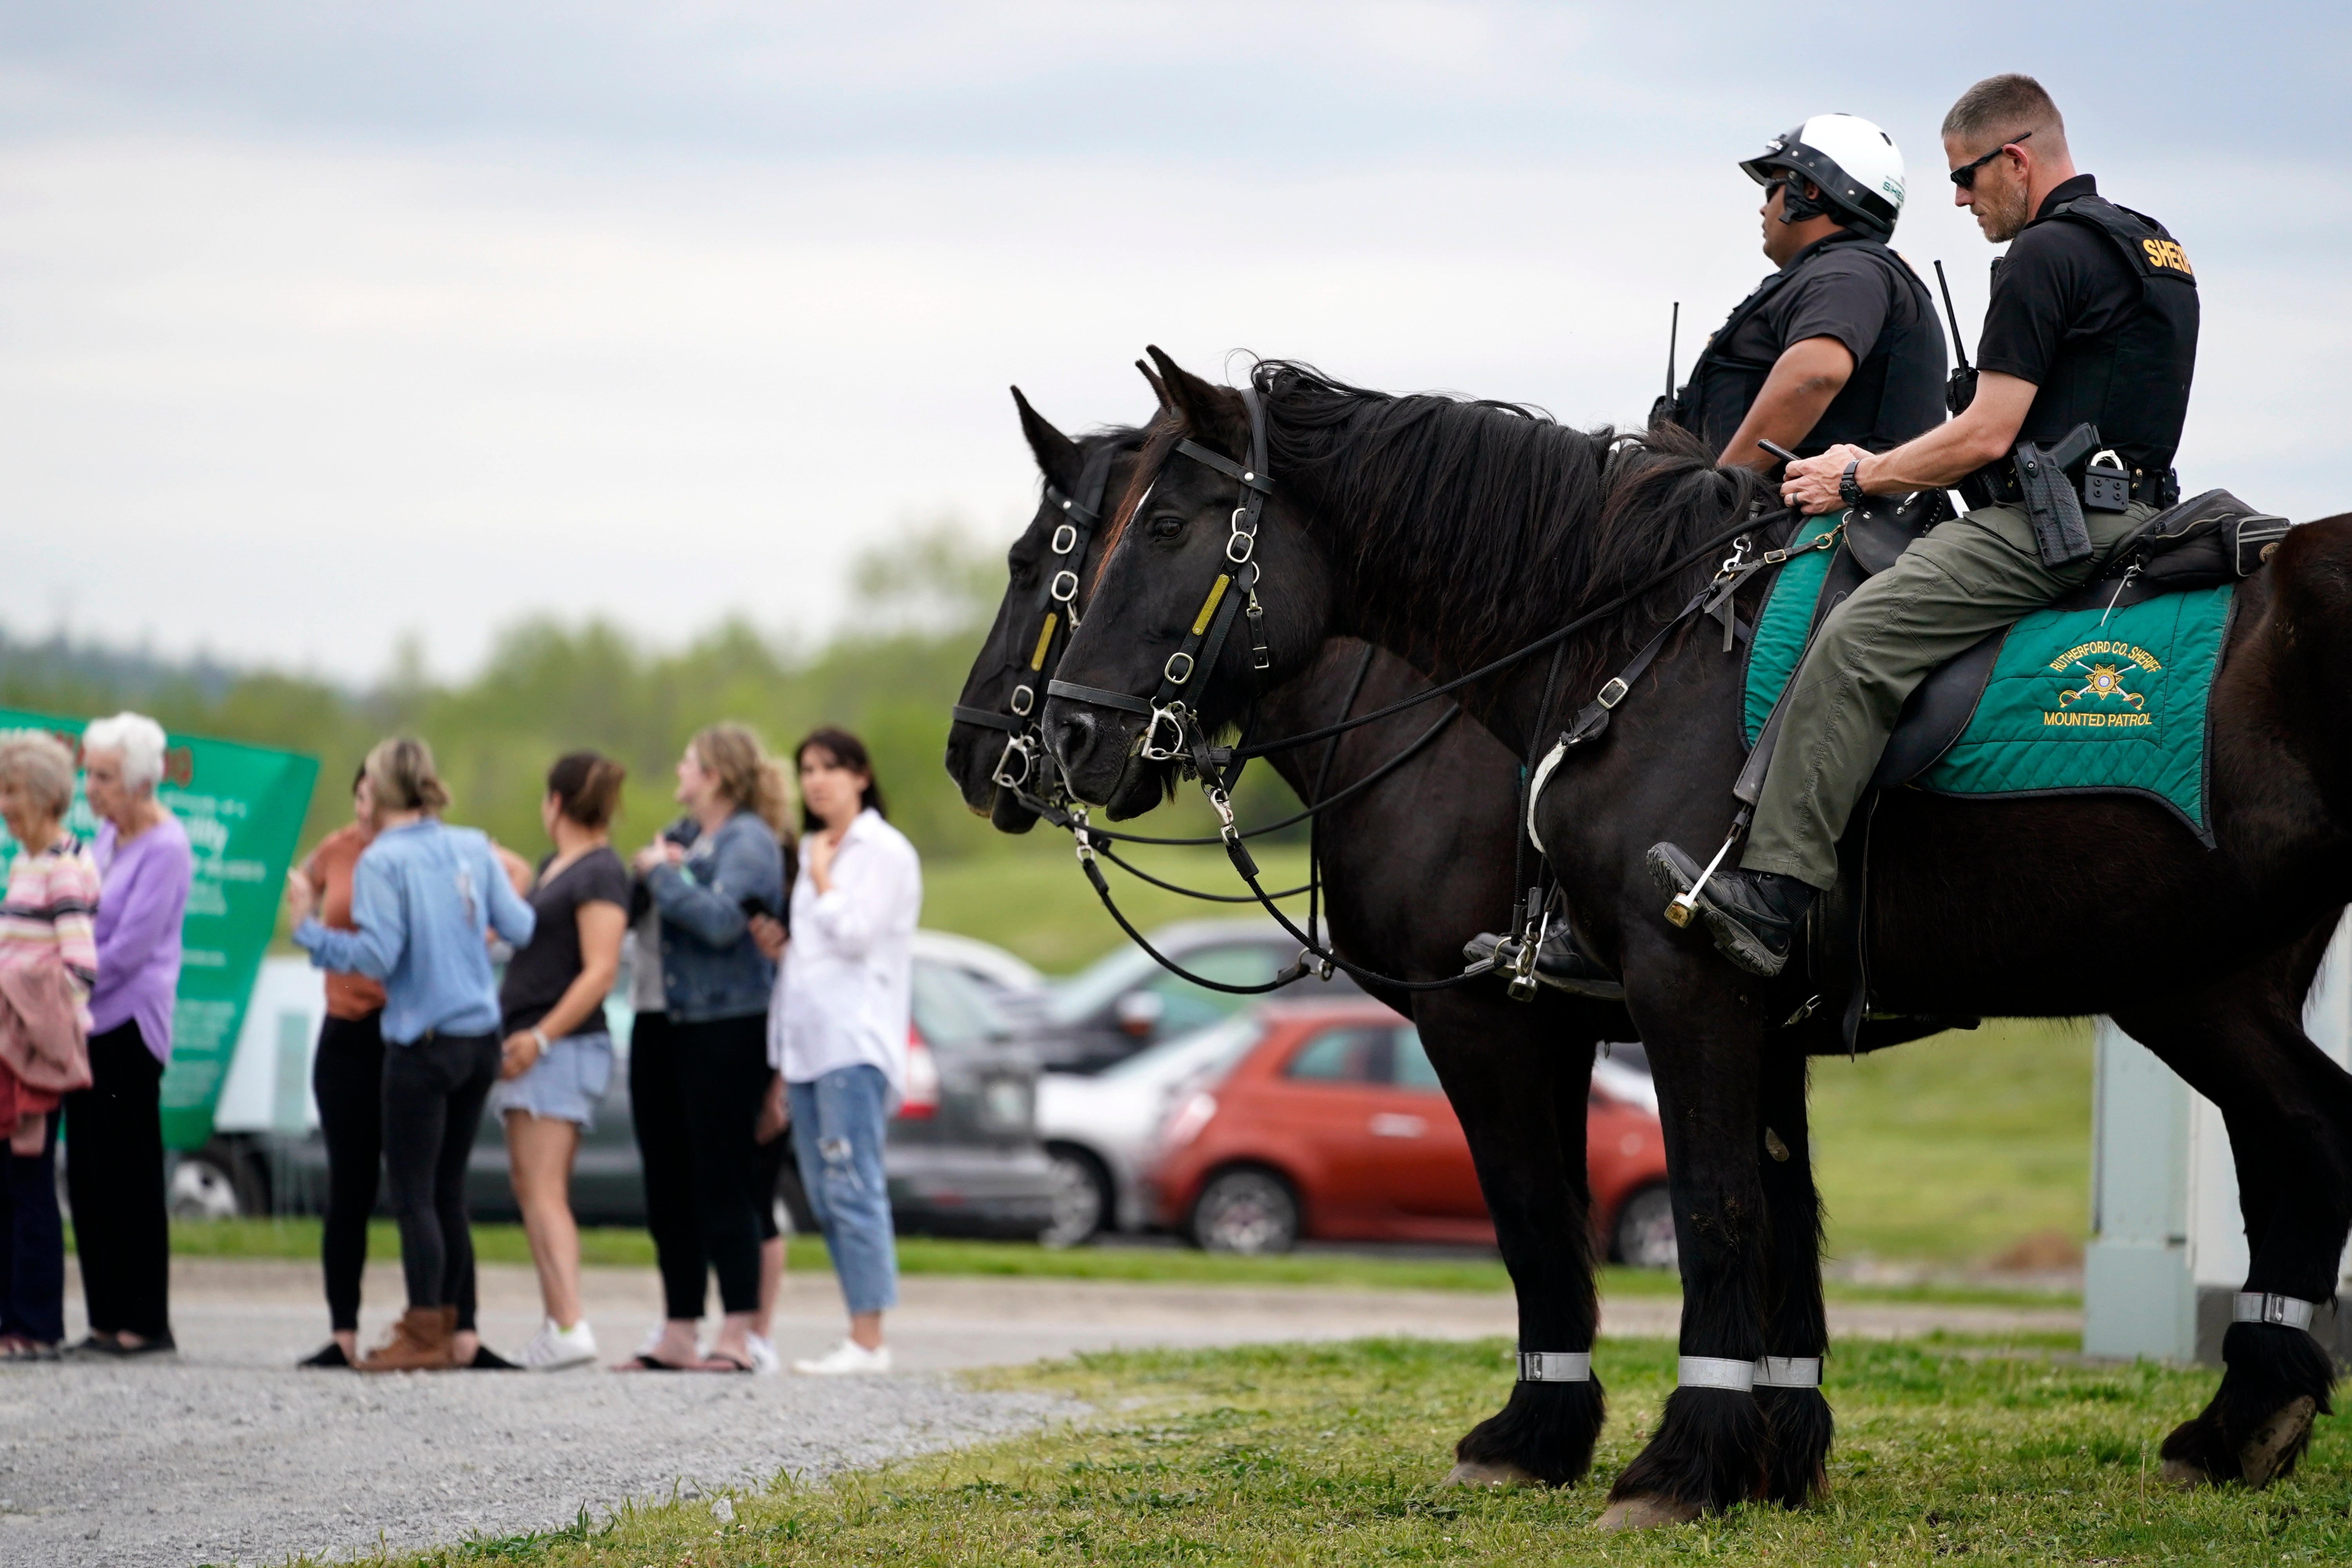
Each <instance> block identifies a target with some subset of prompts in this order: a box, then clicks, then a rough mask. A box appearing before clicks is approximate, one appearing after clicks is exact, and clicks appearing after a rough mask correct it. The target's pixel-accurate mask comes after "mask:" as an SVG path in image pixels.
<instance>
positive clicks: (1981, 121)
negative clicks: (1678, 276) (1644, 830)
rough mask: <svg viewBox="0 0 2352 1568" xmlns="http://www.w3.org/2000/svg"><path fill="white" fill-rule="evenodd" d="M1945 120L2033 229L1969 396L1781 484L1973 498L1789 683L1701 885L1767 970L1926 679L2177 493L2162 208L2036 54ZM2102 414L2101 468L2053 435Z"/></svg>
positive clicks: (2170, 243)
mask: <svg viewBox="0 0 2352 1568" xmlns="http://www.w3.org/2000/svg"><path fill="white" fill-rule="evenodd" d="M1943 136H1944V153H1945V156H1946V158H1947V160H1948V162H1949V163H1950V165H1951V177H1952V184H1953V185H1954V186H1955V187H1956V190H1955V195H1954V200H1955V202H1956V203H1957V204H1958V205H1961V206H1964V207H1968V208H1970V209H1971V210H1972V211H1974V213H1975V214H1976V218H1977V225H1978V226H1979V228H1981V229H1982V230H1983V231H1984V235H1985V237H1986V238H1987V239H1990V240H1991V241H1992V242H1993V243H1995V244H2000V243H2001V242H2002V241H2004V240H2013V241H2014V242H2015V243H2014V244H2013V245H2011V247H2010V250H2009V254H2008V256H2007V257H2006V258H2003V259H2002V260H2000V261H1996V262H1995V263H1994V264H1993V268H1994V271H1993V282H1992V295H1991V300H1990V303H1989V304H1988V306H1987V307H1986V310H1985V321H1984V332H1983V336H1982V338H1981V339H1980V340H1979V345H1978V352H1977V363H1978V369H1979V377H1978V379H1977V381H1976V383H1975V384H1974V387H1973V390H1972V393H1971V390H1970V388H1969V386H1968V385H1967V384H1966V383H1965V381H1964V379H1963V377H1955V384H1954V386H1953V390H1952V397H1951V401H1952V403H1953V404H1954V405H1955V406H1954V413H1955V414H1956V415H1957V417H1955V418H1953V419H1952V420H1951V421H1949V422H1948V423H1947V424H1944V425H1942V426H1938V427H1937V428H1936V429H1934V430H1931V431H1929V432H1928V433H1927V434H1926V435H1924V436H1921V437H1918V438H1917V439H1916V440H1913V441H1909V442H1906V443H1905V444H1904V445H1903V446H1900V447H1895V449H1894V450H1892V451H1888V452H1885V453H1873V452H1871V451H1869V450H1867V449H1866V448H1865V447H1864V446H1863V445H1862V444H1861V443H1858V442H1856V443H1840V444H1838V445H1834V446H1832V447H1829V448H1828V449H1826V450H1825V451H1822V453H1821V454H1820V455H1818V456H1814V457H1810V458H1806V459H1804V460H1803V461H1801V462H1796V463H1792V464H1790V466H1789V470H1788V473H1787V475H1786V476H1785V478H1784V479H1783V481H1782V486H1781V495H1782V499H1784V500H1786V501H1788V502H1789V503H1790V505H1792V506H1796V507H1799V508H1801V509H1802V510H1804V511H1806V512H1808V513H1814V514H1818V513H1822V512H1828V511H1832V510H1838V509H1840V508H1842V507H1852V506H1855V505H1858V504H1860V502H1861V500H1862V498H1863V497H1864V496H1866V495H1900V494H1905V493H1907V492H1912V491H1917V490H1933V489H1943V488H1947V487H1950V486H1954V485H1957V486H1958V487H1959V489H1960V492H1961V494H1962V496H1963V497H1964V498H1965V499H1966V500H1968V502H1969V509H1970V510H1969V512H1968V514H1967V515H1966V516H1965V517H1962V518H1960V519H1958V520H1957V521H1950V522H1946V523H1944V524H1942V525H1941V526H1939V527H1937V528H1936V529H1935V530H1934V531H1932V532H1930V533H1928V534H1927V536H1926V537H1925V538H1923V539H1921V540H1919V541H1917V542H1915V543H1913V544H1912V545H1911V547H1910V548H1909V549H1908V550H1907V551H1906V552H1904V553H1903V554H1902V555H1901V556H1900V557H1899V558H1897V560H1896V561H1895V564H1893V565H1892V566H1890V567H1888V568H1887V569H1886V570H1885V571H1884V572H1882V573H1880V574H1878V575H1876V576H1874V577H1872V578H1870V579H1869V580H1868V581H1867V582H1865V583H1864V584H1863V585H1862V587H1861V588H1859V589H1858V590H1856V591H1855V592H1854V594H1853V595H1852V596H1851V597H1850V598H1848V599H1847V600H1846V601H1845V603H1844V604H1843V605H1840V606H1838V607H1837V608H1836V609H1835V610H1833V611H1832V612H1831V613H1830V615H1829V616H1828V617H1827V618H1826V619H1825V620H1824V621H1823V623H1822V627H1821V630H1820V633H1819V635H1818V636H1817V637H1815V638H1814V640H1813V644H1812V647H1811V650H1810V651H1809V652H1808V653H1807V654H1806V656H1805V659H1804V662H1803V664H1802V665H1801V667H1800V668H1799V669H1798V672H1797V675H1796V677H1795V679H1794V680H1793V681H1792V682H1791V684H1790V690H1789V693H1788V695H1787V697H1786V698H1785V699H1784V706H1783V710H1782V717H1781V730H1780V742H1779V746H1778V748H1777V750H1776V751H1775V752H1773V754H1772V757H1771V760H1770V765H1769V772H1768V773H1767V774H1766V776H1765V782H1764V786H1763V790H1762V793H1761V795H1759V798H1758V800H1757V804H1756V810H1755V821H1754V826H1753V827H1752V829H1751V830H1750V832H1749V834H1748V845H1747V848H1746V850H1745V852H1744V853H1743V855H1742V856H1741V858H1740V865H1739V868H1738V870H1737V871H1733V872H1727V873H1718V875H1717V877H1716V878H1715V879H1711V880H1709V881H1708V882H1707V883H1706V886H1705V889H1704V890H1703V891H1702V892H1701V894H1700V896H1699V899H1698V910H1699V912H1700V913H1701V914H1702V915H1703V916H1705V917H1706V922H1707V926H1708V929H1709V931H1711V932H1712V934H1713V935H1714V937H1715V940H1716V945H1717V947H1719V948H1721V949H1722V950H1723V952H1725V954H1726V955H1727V956H1728V957H1729V958H1730V959H1731V960H1732V962H1733V963H1737V964H1738V965H1739V966H1740V967H1741V968H1743V969H1746V970H1748V971H1751V972H1752V973H1758V974H1768V975H1769V974H1777V973H1780V968H1781V965H1782V964H1784V963H1786V962H1787V960H1788V956H1789V949H1790V942H1791V939H1792V937H1793V934H1794V931H1795V929H1796V925H1797V922H1798V921H1800V920H1801V919H1802V917H1803V915H1804V913H1805V910H1806V908H1807V906H1808V905H1809V904H1810V903H1811V900H1812V897H1813V894H1814V893H1815V891H1817V890H1819V889H1826V888H1828V887H1829V886H1830V885H1831V884H1832V882H1833V881H1834V880H1835V879H1836V875H1837V844H1838V839H1839V838H1840V837H1842V836H1843V834H1844V832H1845V828H1846V822H1847V819H1848V817H1849V816H1851V815H1852V814H1853V808H1854V805H1855V804H1856V803H1857V802H1858V801H1859V800H1860V799H1861V797H1862V794H1863V791H1864V789H1865V788H1866V787H1867V786H1868V784H1869V782H1870V777H1871V774H1872V773H1873V772H1874V769H1875V768H1876V766H1877V763H1878V759H1879V755H1880V753H1881V752H1883V751H1884V750H1885V745H1886V738H1887V736H1888V734H1889V733H1890V732H1891V731H1893V729H1894V727H1895V718H1896V716H1897V714H1898V713H1899V712H1900V710H1901V709H1902V707H1903V702H1904V700H1905V699H1906V697H1908V696H1909V695H1910V693H1911V691H1912V689H1914V688H1915V687H1916V686H1917V685H1918V684H1919V682H1920V681H1921V680H1923V679H1926V678H1927V674H1928V672H1929V671H1930V670H1932V669H1934V668H1935V667H1936V666H1937V665H1938V664H1941V663H1942V662H1943V661H1944V660H1946V659H1948V658H1951V657H1952V656H1953V655H1955V654H1958V653H1959V652H1961V651H1962V650H1963V649H1965V648H1967V647H1969V646H1970V645H1971V644H1973V643H1975V642H1977V641H1978V640H1979V639H1980V638H1982V637H1985V636H1987V635H1988V634H1990V633H1991V632H1993V631H1996V630H1998V629H2000V627H2002V626H2007V625H2009V624H2010V623H2011V622H2013V621H2015V620H2016V619H2018V618H2019V617H2020V616H2024V615H2026V614H2029V613H2030V612H2032V611H2033V610H2036V609H2039V608H2041V607H2042V606H2043V605H2048V604H2050V603H2051V602H2052V601H2053V600H2055V599H2058V598H2060V597H2061V596H2063V595H2065V594H2067V593H2068V592H2070V591H2072V590H2074V589H2075V588H2078V587H2080V586H2082V585H2083V584H2084V583H2085V582H2087V581H2088V580H2089V579H2090V578H2091V576H2092V575H2093V574H2095V572H2097V571H2098V569H2099V568H2100V566H2101V565H2102V564H2103V563H2105V561H2106V559H2107V558H2108V556H2109V555H2111V554H2112V553H2113V552H2114V551H2115V549H2116V545H2117V544H2118V543H2119V542H2121V541H2122V540H2123V538H2124V537H2125V535H2126V534H2128V533H2130V532H2131V531H2133V530H2134V529H2136V528H2137V527H2139V525H2140V524H2142V523H2143V522H2145V521H2147V520H2148V519H2149V518H2150V517H2151V516H2153V515H2154V514H2155V513H2156V511H2157V510H2159V509H2160V508H2161V507H2164V506H2168V505H2170V504H2171V503H2172V502H2173V501H2174V500H2176V499H2177V498H2178V489H2179V487H2178V484H2177V482H2176V480H2175V479H2174V476H2173V472H2172V457H2173V452H2174V450H2175V449H2176V448H2177V447H2179V444H2180V428H2181V425H2182V423H2183V422H2184V420H2185V419H2186V417H2187V416H2188V412H2189V380H2190V376H2191V374H2192V373H2193V371H2194V370H2195V367H2196V359H2197V326H2198V306H2197V287H2196V277H2195V274H2194V272H2193V271H2192V270H2191V269H2190V268H2189V260H2188V258H2187V257H2186V256H2185V255H2183V254H2182V252H2181V249H2180V247H2179V245H2178V244H2177V243H2175V242H2174V240H2173V239H2172V237H2171V236H2170V235H2169V234H2168V233H2166V232H2165V229H2164V226H2162V225H2161V224H2159V223H2158V222H2157V221H2156V220H2155V219H2154V218H2151V217H2147V216H2144V215H2142V214H2138V213H2135V212H2132V211H2130V210H2129V209H2128V208H2125V207H2119V206H2116V205H2114V204H2113V203H2111V202H2109V201H2107V200H2106V199H2105V197H2103V196H2101V195H2099V194H2098V187H2097V185H2096V184H2095V182H2094V181H2093V180H2092V178H2091V176H2090V175H2088V174H2076V173H2075V172H2074V161H2073V159H2071V158H2070V157H2069V156H2068V155H2067V150H2066V124H2065V121H2063V119H2061V118H2060V117H2059V113H2058V109H2057V106H2056V105H2055V104H2054V103H2053V102H2052V101H2051V100H2050V95H2049V94H2048V93H2047V92H2044V91H2043V90H2042V86H2041V84H2040V83H2039V82H2036V81H2035V80H2034V79H2032V77H2027V76H2015V75H2011V76H1997V77H1992V78H1990V79H1987V80H1984V81H1980V82H1979V83H1977V85H1976V86H1974V87H1972V88H1970V89H1969V90H1968V91H1967V92H1965V93H1963V94H1961V95H1960V99H1959V101H1958V102H1957V103H1955V104H1954V105H1953V106H1952V110H1951V112H1950V113H1949V114H1948V115H1946V116H1945V119H1944V129H1943ZM2082 426H2096V441H2097V445H2098V446H2100V447H2104V448H2106V450H2105V451H2102V452H2101V453H2100V455H2099V458H2097V460H2096V463H2095V465H2094V466H2093V467H2092V468H2090V469H2089V470H2088V472H2089V474H2090V475H2092V476H2104V477H2102V478H2099V479H2097V480H2096V481H2095V482H2094V483H2091V484H2089V485H2087V486H2086V485H2085V483H2084V479H2082V478H2079V477H2077V473H2076V471H2075V470H2074V467H2073V465H2070V464H2069V463H2067V462H2065V461H2063V459H2062V460H2060V461H2053V460H2051V459H2052V458H2053V454H2052V453H2051V452H2050V451H2049V450H2048V448H2050V447H2059V448H2061V449H2062V452H2063V449H2064V448H2067V447H2072V446H2079V445H2081V444H2082V442H2083V440H2084V432H2082V431H2081V429H2080V427H2082ZM2070 437H2071V438H2072V439H2070ZM2110 453H2112V457H2110V455H2109V454H2110ZM2084 456H2085V457H2087V456H2088V454H2087V452H2086V453H2084ZM2115 458H2119V459H2120V464H2117V463H2116V462H2115V461H2114V459H2115ZM2081 461H2082V458H2079V457H2078V458H2075V459H2074V463H2075V464H2079V463H2080V462H2081ZM2119 470H2120V471H2119ZM2029 487H2030V488H2029ZM2062 490H2063V493H2061V491H2062ZM1649 863H1650V868H1651V873H1652V875H1653V877H1654V878H1655V879H1656V880H1657V881H1658V883H1659V884H1660V886H1662V887H1664V888H1666V889H1669V890H1671V891H1675V892H1681V891H1683V890H1685V889H1688V888H1689V887H1690V886H1691V885H1692V884H1693V883H1694V882H1696V881H1697V879H1698V874H1699V867H1698V863H1697V862H1696V861H1695V860H1693V859H1692V858H1691V857H1690V856H1689V855H1688V854H1686V853H1685V852H1684V851H1683V850H1682V849H1680V848H1679V847H1676V846H1675V845H1672V844H1660V845H1657V846H1655V847H1653V848H1652V849H1651V851H1650V853H1649Z"/></svg>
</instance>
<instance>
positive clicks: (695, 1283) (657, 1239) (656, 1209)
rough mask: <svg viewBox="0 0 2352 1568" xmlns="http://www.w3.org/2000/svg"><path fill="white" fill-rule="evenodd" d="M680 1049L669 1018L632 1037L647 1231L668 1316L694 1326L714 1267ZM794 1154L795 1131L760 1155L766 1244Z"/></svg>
mask: <svg viewBox="0 0 2352 1568" xmlns="http://www.w3.org/2000/svg"><path fill="white" fill-rule="evenodd" d="M679 1049H680V1047H679V1044H678V1040H677V1033H676V1031H674V1030H673V1029H672V1028H671V1027H670V1022H669V1015H668V1014H667V1013H640V1014H638V1015H637V1017H636V1022H635V1024H634V1025H632V1026H631V1029H630V1035H629V1104H630V1116H631V1118H632V1120H633V1121H634V1122H635V1127H636V1134H637V1155H638V1163H639V1169H640V1170H642V1171H643V1173H644V1174H645V1182H646V1230H647V1231H648V1232H650V1233H651V1234H652V1236H653V1238H654V1257H655V1258H656V1261H657V1262H658V1263H659V1265H660V1268H661V1279H662V1315H663V1316H664V1317H667V1318H674V1319H677V1320H679V1321H684V1322H694V1321H698V1320H699V1319H700V1318H701V1316H702V1310H703V1306H704V1304H705V1302H706V1300H708V1293H709V1279H710V1263H709V1258H706V1257H705V1256H704V1254H703V1250H702V1217H701V1215H700V1214H699V1213H698V1210H697V1208H696V1206H695V1195H694V1130H693V1128H692V1127H691V1126H690V1125H689V1124H688V1121H687V1117H686V1081H685V1073H684V1070H683V1068H682V1067H681V1065H680V1060H679ZM762 1092H764V1089H763V1090H762ZM792 1156H793V1141H792V1134H791V1133H789V1132H787V1133H785V1134H783V1135H782V1136H781V1137H779V1138H777V1139H776V1140H775V1141H774V1142H769V1143H762V1144H761V1145H759V1147H758V1150H757V1152H755V1153H754V1154H753V1155H752V1161H751V1203H752V1212H753V1215H754V1217H755V1218H756V1219H757V1220H758V1222H759V1227H760V1239H761V1241H763V1242H766V1241H772V1240H774V1239H775V1237H776V1236H777V1234H778V1233H777V1230H776V1220H775V1206H776V1184H777V1182H778V1181H779V1180H780V1179H781V1178H782V1175H783V1171H784V1165H785V1163H787V1162H788V1161H790V1160H791V1159H792Z"/></svg>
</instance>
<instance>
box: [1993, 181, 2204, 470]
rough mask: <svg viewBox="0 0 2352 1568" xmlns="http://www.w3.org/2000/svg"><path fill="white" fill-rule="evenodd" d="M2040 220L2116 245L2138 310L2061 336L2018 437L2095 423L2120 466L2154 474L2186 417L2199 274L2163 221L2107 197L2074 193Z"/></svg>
mask: <svg viewBox="0 0 2352 1568" xmlns="http://www.w3.org/2000/svg"><path fill="white" fill-rule="evenodd" d="M2045 221H2063V222H2067V223H2076V224H2081V225H2083V226H2085V227H2087V228H2090V229H2093V230H2095V231H2096V232H2098V233H2100V234H2103V235H2105V236H2106V237H2107V238H2108V239H2109V240H2111V241H2112V242H2114V245H2115V247H2116V249H2117V250H2119V251H2121V252H2122V253H2123V258H2124V265H2125V266H2126V267H2128V268H2131V270H2132V274H2133V276H2134V277H2136V278H2137V279H2139V308H2138V309H2137V310H2135V311H2133V312H2132V313H2131V314H2130V315H2128V316H2126V318H2125V319H2124V320H2123V321H2119V322H2118V323H2116V325H2115V326H2114V327H2112V328H2111V329H2109V330H2108V331H2105V332H2102V333H2100V334H2099V335H2098V336H2097V337H2095V338H2068V339H2066V340H2064V341H2063V342H2060V344H2059V345H2058V352H2057V353H2056V354H2055V355H2054V356H2053V359H2052V360H2051V363H2050V370H2049V373H2048V376H2047V379H2045V380H2044V381H2043V382H2042V385H2041V387H2040V389H2039V390H2038V391H2036V392H2035V393H2034V395H2033V405H2032V407H2030V408H2028V409H2027V410H2026V413H2025V423H2024V424H2023V425H2022V426H2021V427H2020V428H2019V430H2018V432H2017V438H2018V439H2019V440H2021V441H2033V442H2041V443H2048V442H2053V441H2056V440H2058V439H2059V438H2060V437H2063V436H2064V435H2065V434H2066V432H2068V431H2069V430H2072V429H2073V428H2074V426H2077V425H2084V424H2090V425H2095V426H2098V427H2099V439H2100V444H2101V445H2102V446H2105V447H2113V448H2115V451H2116V456H2117V457H2120V458H2123V460H2124V464H2125V466H2126V467H2127V468H2135V469H2139V470H2142V471H2145V472H2147V473H2161V472H2162V471H2164V470H2165V469H2167V468H2170V467H2171V466H2172V455H2173V453H2174V452H2175V451H2176V450H2178V449H2179V446H2180V427H2181V426H2182V425H2184V424H2185V423H2187V421H2188V418H2189V380H2190V378H2191V377H2192V376H2193V375H2194V374H2196V370H2197V320H2198V309H2197V274H2196V273H2195V271H2194V270H2192V269H2191V268H2190V267H2189V258H2188V257H2187V256H2185V255H2183V254H2182V252H2181V249H2180V247H2179V244H2177V243H2176V242H2175V241H2174V240H2173V237H2172V236H2170V235H2169V234H2168V233H2166V232H2165V228H2164V226H2163V225H2162V224H2160V223H2158V222H2157V221H2156V220H2155V219H2154V218H2152V217H2149V216H2147V215H2146V214H2145V213H2136V212H2133V211H2132V210H2131V209H2130V208H2128V207H2119V206H2117V205H2115V204H2114V203H2113V202H2111V201H2108V200H2107V199H2106V198H2105V197H2104V196H2097V195H2083V196H2076V197H2075V198H2074V200H2073V201H2071V202H2068V203H2066V204H2065V205H2063V206H2061V207H2057V208H2055V209H2053V211H2052V212H2051V213H2050V215H2049V218H2048V219H2047V220H2045ZM1996 265H1997V264H1996Z"/></svg>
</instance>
